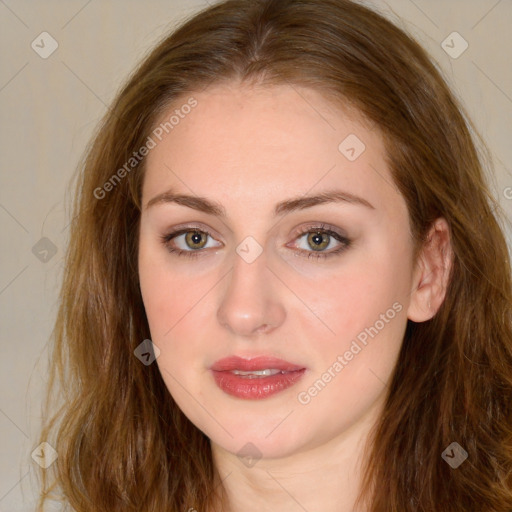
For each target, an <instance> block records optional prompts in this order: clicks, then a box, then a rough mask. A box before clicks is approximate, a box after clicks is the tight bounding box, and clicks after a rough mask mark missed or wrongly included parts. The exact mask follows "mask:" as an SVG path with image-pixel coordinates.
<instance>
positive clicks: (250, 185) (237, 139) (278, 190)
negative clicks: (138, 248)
mask: <svg viewBox="0 0 512 512" xmlns="http://www.w3.org/2000/svg"><path fill="white" fill-rule="evenodd" d="M190 98H193V99H194V100H195V101H196V102H197V104H196V106H195V107H194V108H193V109H188V108H186V109H183V111H181V110H180V106H182V105H185V104H187V102H189V100H190ZM185 112H188V113H185ZM173 114H175V119H174V122H175V123H176V124H174V123H173V126H172V128H170V125H169V123H167V130H163V133H162V135H161V140H158V139H155V142H156V146H155V147H154V148H153V149H152V150H151V151H150V153H149V154H148V156H147V161H146V176H145V179H144V187H143V203H147V201H148V200H149V199H151V197H153V196H154V195H156V194H158V193H161V192H163V191H164V190H165V188H166V187H168V188H170V187H172V188H173V189H175V190H176V189H178V190H180V191H181V192H183V193H193V194H197V195H201V196H208V197H212V198H214V199H216V200H218V201H220V202H222V203H226V204H229V203H233V202H234V201H235V200H237V201H239V202H244V201H245V202H246V204H247V205H253V206H257V205H259V204H261V203H264V202H266V201H269V200H271V199H272V201H274V200H275V201H274V202H277V200H278V199H282V198H283V197H289V196H293V195H300V194H305V193H307V192H309V191H310V192H320V191H322V189H327V188H339V187H341V186H342V187H343V188H344V189H345V190H347V191H348V192H351V193H353V194H356V195H360V196H363V197H365V198H366V199H368V201H370V202H372V204H374V205H375V206H376V207H377V208H379V207H380V208H384V209H385V208H389V207H392V206H393V204H392V203H393V201H394V202H395V203H396V200H397V191H396V189H395V187H394V186H393V182H392V179H391V176H390V174H389V171H388V170H387V168H386V163H385V147H384V143H383V140H382V137H381V135H380V133H379V132H378V130H376V129H372V128H371V127H370V125H369V124H368V123H364V122H363V120H362V119H361V118H358V117H357V115H356V113H354V111H353V110H350V109H349V108H348V107H347V108H343V107H342V105H335V104H334V103H332V102H330V101H329V100H327V99H326V98H325V97H324V96H322V94H321V93H319V92H317V91H315V90H312V89H309V88H305V87H299V86H296V85H293V86H292V85H282V86H275V85H273V86H247V85H240V84H233V83H228V84H222V85H215V86H212V87H210V88H208V89H206V90H204V91H201V92H197V93H191V94H190V95H186V96H182V97H180V98H179V99H177V100H176V101H175V102H174V103H173V105H172V106H171V107H169V109H168V110H167V112H166V113H165V114H164V115H163V116H161V118H160V119H159V120H158V122H157V124H156V126H157V127H158V126H165V125H164V124H161V123H165V122H166V121H169V119H170V117H171V116H172V115H173ZM178 117H179V122H176V121H177V120H178ZM160 131H161V132H162V130H160ZM166 132H168V133H166Z"/></svg>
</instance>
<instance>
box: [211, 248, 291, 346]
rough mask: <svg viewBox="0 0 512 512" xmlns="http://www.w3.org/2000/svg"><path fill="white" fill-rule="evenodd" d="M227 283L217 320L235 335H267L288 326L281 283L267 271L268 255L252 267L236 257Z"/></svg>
mask: <svg viewBox="0 0 512 512" xmlns="http://www.w3.org/2000/svg"><path fill="white" fill-rule="evenodd" d="M226 283H227V284H225V289H224V292H223V295H222V300H221V303H220V305H219V308H218V310H217V318H218V321H219V322H220V324H221V325H222V326H223V327H225V328H226V329H228V330H229V331H231V333H232V334H235V335H237V336H244V337H250V336H254V335H257V334H263V333H265V334H266V333H269V332H271V331H273V330H274V329H276V328H277V327H279V326H280V325H281V324H282V323H283V322H284V319H285V317H286V311H285V308H284V305H283V303H282V300H281V299H280V295H279V289H278V288H279V280H278V279H277V278H276V276H275V275H274V274H273V273H272V272H271V271H270V269H269V268H268V267H267V262H266V257H265V251H263V253H262V254H261V255H260V256H259V257H258V258H257V259H256V260H255V261H253V262H252V263H247V262H246V261H244V259H243V258H241V257H239V256H238V255H236V256H235V258H234V264H233V269H232V270H231V272H229V273H228V276H227V279H226Z"/></svg>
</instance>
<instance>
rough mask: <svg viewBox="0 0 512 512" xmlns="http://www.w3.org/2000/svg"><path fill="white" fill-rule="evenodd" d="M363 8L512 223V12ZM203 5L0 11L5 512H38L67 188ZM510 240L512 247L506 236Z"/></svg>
mask: <svg viewBox="0 0 512 512" xmlns="http://www.w3.org/2000/svg"><path fill="white" fill-rule="evenodd" d="M368 3H369V4H370V2H368ZM371 4H373V5H376V6H377V7H378V8H379V9H380V10H381V11H382V12H384V13H387V14H388V15H389V17H390V18H391V19H393V20H395V21H398V23H399V24H400V25H401V26H402V28H406V29H408V31H409V32H410V33H411V34H412V35H413V36H415V37H416V38H417V39H418V40H419V42H420V43H422V44H423V45H424V46H425V47H426V48H427V50H428V51H429V52H430V53H431V55H432V56H433V57H434V59H435V60H436V61H437V62H438V63H439V66H440V67H441V68H442V70H443V72H444V74H445V77H446V78H447V80H448V82H449V83H450V85H451V86H452V88H453V89H454V91H455V93H456V94H457V95H458V96H459V97H461V98H462V100H463V102H464V104H465V105H466V107H467V110H468V112H469V114H470V116H471V117H472V118H473V120H474V121H475V123H476V125H477V127H478V129H479V130H480V132H481V133H482V135H483V136H484V138H485V140H486V141H487V143H488V145H489V147H490V149H491V151H492V154H493V157H494V159H495V166H496V167H495V169H496V173H495V176H494V178H493V181H494V183H492V189H493V192H494V193H495V195H496V197H497V198H498V199H499V201H500V202H501V204H502V205H503V207H504V209H505V211H506V212H507V215H508V217H510V216H511V214H512V188H510V189H508V187H512V166H511V164H510V162H511V160H512V159H511V157H512V145H511V144H510V120H511V114H512V68H511V66H510V55H511V48H512V30H511V27H512V2H510V1H508V0H506V1H505V0H502V1H497V0H414V1H413V0H388V1H387V2H384V1H383V0H375V1H374V2H371ZM205 5H206V2H204V1H201V0H150V1H144V2H143V1H134V0H130V1H127V0H115V1H100V0H92V1H86V0H80V1H76V0H68V1H65V2H64V1H55V0H53V1H52V0H50V1H45V2H32V1H27V0H18V1H15V0H6V1H5V2H0V43H1V46H0V48H1V49H0V51H1V63H2V65H1V69H0V108H1V113H2V122H1V128H0V129H1V132H0V144H1V162H2V163H1V169H2V170H1V176H0V180H1V181H0V225H1V232H0V237H1V242H2V251H1V256H2V260H1V261H2V263H1V270H0V315H1V320H0V323H1V336H2V337H1V348H2V358H1V360H0V365H1V373H0V389H1V390H2V393H1V398H0V512H7V511H8V512H11V511H33V510H34V500H35V494H36V493H37V490H38V489H37V478H36V469H37V468H36V466H35V462H34V461H33V460H32V458H31V453H32V452H33V450H34V448H35V447H36V441H37V434H38V428H39V421H40V415H41V398H42V390H43V388H44V386H45V384H46V379H47V377H46V376H47V366H46V361H47V355H48V339H49V336H50V334H51V330H52V327H53V322H54V320H55V314H56V311H57V302H56V301H57V293H58V289H59V283H60V279H61V276H62V268H63V267H62V265H63V260H62V257H63V254H64V248H65V246H66V243H67V237H68V231H67V226H68V223H69V201H70V197H69V194H68V184H69V181H70V179H71V177H72V175H73V174H74V172H75V169H76V166H77V163H78V161H79V158H80V157H81V156H82V154H83V152H84V150H85V147H86V144H87V142H88V141H89V139H90V136H91V134H92V131H93V129H94V128H95V126H96V124H97V122H98V120H99V119H100V117H101V116H102V114H103V113H104V112H105V111H106V109H107V105H108V104H109V103H110V101H111V100H112V99H113V98H114V95H115V93H116V92H117V91H118V90H119V88H120V86H121V84H122V83H123V81H124V79H125V78H126V76H127V75H128V73H129V72H130V71H131V70H132V69H133V67H134V66H135V64H136V63H137V62H139V60H140V59H141V58H142V57H143V55H144V54H145V53H146V52H147V50H148V49H149V48H151V47H152V46H153V45H154V44H155V43H156V42H157V41H158V40H159V39H160V38H161V37H162V36H163V35H164V34H165V33H166V32H168V31H169V30H170V29H172V28H173V27H174V26H175V25H176V23H177V22H179V21H180V20H181V19H183V18H184V17H186V16H189V15H190V14H191V13H193V12H195V11H196V10H198V9H200V8H203V7H204V6H205ZM43 31H46V32H48V33H49V34H51V36H52V37H53V38H54V39H55V40H56V41H57V43H58V48H57V50H56V51H55V52H54V53H53V54H52V55H50V56H49V57H48V58H46V59H43V58H42V57H40V55H39V54H38V53H36V51H34V49H33V48H32V47H31V43H32V41H34V40H36V43H37V41H40V39H39V38H38V36H39V34H41V33H42V32H43ZM454 31H456V32H458V33H460V34H461V35H462V37H463V38H464V39H465V40H466V41H467V42H468V44H469V47H468V48H467V50H466V51H465V52H464V53H462V55H460V56H459V57H458V58H452V57H450V56H449V55H448V54H447V53H446V52H445V51H444V49H443V48H442V46H441V43H442V41H443V40H445V39H446V38H447V36H448V35H449V34H451V33H452V32H454ZM39 44H40V46H41V43H39ZM47 44H48V40H47V43H45V47H46V49H48V46H47ZM454 44H459V43H454ZM455 49H457V47H456V48H455ZM40 50H42V48H40ZM507 237H508V239H509V240H511V238H512V237H511V233H510V232H509V231H508V230H507ZM41 239H43V241H41ZM36 244H38V245H36ZM34 246H35V249H33V248H34ZM45 250H48V251H50V252H48V253H45V252H44V251H45ZM52 250H53V251H56V252H55V254H54V255H52V252H51V251H52ZM41 258H42V259H43V261H42V260H41ZM45 258H47V261H46V262H45V261H44V259H45Z"/></svg>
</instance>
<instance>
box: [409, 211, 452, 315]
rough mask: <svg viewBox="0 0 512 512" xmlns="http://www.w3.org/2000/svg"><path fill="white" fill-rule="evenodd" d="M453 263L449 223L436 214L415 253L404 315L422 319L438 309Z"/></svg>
mask: <svg viewBox="0 0 512 512" xmlns="http://www.w3.org/2000/svg"><path fill="white" fill-rule="evenodd" d="M452 264H453V251H452V247H451V237H450V227H449V226H448V223H447V222H446V220H445V219H444V218H442V217H439V218H438V219H436V220H435V221H434V223H433V225H432V227H431V228H430V230H429V232H428V235H427V239H426V241H425V242H424V244H423V247H422V248H421V249H420V253H419V254H418V258H417V261H416V266H415V269H414V272H413V280H412V289H411V301H410V303H409V308H408V310H407V318H409V319H410V320H412V321H413V322H425V321H426V320H430V319H431V318H432V317H433V316H434V315H435V314H436V313H437V311H438V309H439V308H440V307H441V304H442V303H443V300H444V298H445V295H446V290H447V288H448V283H449V277H450V270H451V267H452Z"/></svg>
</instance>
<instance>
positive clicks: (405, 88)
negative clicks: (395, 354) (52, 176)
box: [38, 0, 512, 512]
mask: <svg viewBox="0 0 512 512" xmlns="http://www.w3.org/2000/svg"><path fill="white" fill-rule="evenodd" d="M225 80H240V81H250V80H254V81H258V82H260V83H262V84H268V85H269V86H271V85H272V84H298V85H304V86H308V87H311V88H314V89H316V90H318V91H320V92H322V93H323V94H325V96H326V97H328V98H330V99H332V100H333V101H336V102H338V103H339V104H340V105H345V106H347V105H348V106H351V107H354V108H355V109H356V111H357V112H359V113H360V114H361V115H362V116H363V119H365V120H367V121H369V122H370V123H372V124H373V125H375V126H377V127H378V128H379V130H380V132H381V134H382V136H383V137H384V140H385V144H386V151H387V163H388V167H389V169H390V171H391V174H392V176H393V180H394V182H395V185H396V187H397V188H398V189H399V190H400V192H401V193H402V194H403V196H404V198H405V200H406V202H407V205H408V209H409V214H410V221H411V226H412V230H413V235H414V239H415V243H416V247H417V249H418V250H419V249H420V248H421V246H422V243H423V242H424V241H425V237H426V234H427V233H428V230H429V227H430V226H431V225H432V222H433V221H434V220H435V219H436V218H437V217H440V216H442V217H444V218H445V219H446V220H447V222H448V224H449V227H450V234H451V243H452V249H453V254H454V261H453V266H452V270H451V275H450V282H449V288H448V290H447V294H446V297H445V300H444V303H443V304H442V306H441V308H440V309H439V310H438V312H437V314H436V315H435V316H434V318H433V319H432V320H430V321H427V322H423V323H415V322H412V321H408V324H407V328H406V333H405V337H404V340H403V346H402V349H401V352H400V355H399V360H398V363H397V366H396V368H395V371H394V374H393V376H392V381H391V384H390V386H389V393H388V397H387V403H386V406H385V411H384V413H383V415H382V417H381V419H380V421H379V422H378V424H377V425H376V426H375V428H374V430H373V432H372V436H371V441H372V442H371V445H370V444H369V448H368V449H369V452H368V459H367V462H366V465H367V467H366V470H365V472H364V475H365V480H364V482H363V487H362V489H361V494H360V498H361V503H364V504H365V506H366V507H367V509H368V510H369V511H371V512H390V511H396V512H413V511H414V512H420V511H425V512H427V511H428V512H432V511H434V510H435V511H441V510H442V511H443V512H448V511H454V512H455V511H457V512H463V511H464V512H467V511H469V510H478V511H479V512H486V511H494V512H498V511H499V512H510V511H511V510H512V491H511V489H512V393H511V389H512V330H511V322H510V321H511V304H512V298H511V275H510V274H511V272H510V262H509V253H508V249H507V245H506V242H505V239H504V236H503V232H502V227H501V226H500V221H501V222H505V216H504V215H503V213H502V211H501V209H500V207H499V205H498V203H497V202H496V200H495V199H494V198H493V197H492V195H491V193H490V192H489V187H488V184H487V181H488V179H489V178H490V176H491V174H490V173H489V176H486V175H485V174H486V169H487V168H489V169H491V164H490V161H491V159H490V157H489V152H488V150H487V149H486V148H485V144H484V143H483V141H482V140H481V137H479V136H478V133H477V130H475V128H474V127H473V126H472V124H471V121H470V120H469V118H468V116H467V115H466V114H465V111H464V109H463V107H462V106H461V105H460V102H459V101H458V100H457V99H456V98H455V97H454V95H453V94H452V93H451V92H450V90H449V88H448V86H447V85H446V83H445V81H444V80H443V78H442V76H441V75H440V73H439V71H438V70H437V68H436V66H435V64H433V62H432V60H431V59H430V57H428V55H427V54H426V52H425V51H424V50H423V49H422V48H421V47H420V46H419V45H418V44H417V43H416V42H415V41H414V40H413V39H411V37H410V36H408V35H406V33H405V32H404V31H402V30H401V29H399V28H397V27H396V26H394V25H393V24H392V23H391V22H389V21H387V20H386V19H385V18H384V17H382V16H381V15H379V14H377V13H376V12H374V11H372V10H370V9H368V8H366V7H363V6H362V5H359V4H357V3H355V2H352V1H349V0H228V1H225V2H221V3H219V4H217V5H214V6H211V7H208V8H207V9H205V10H204V11H203V12H201V13H199V14H198V15H196V16H194V17H192V18H191V19H189V20H188V21H186V22H185V23H183V24H182V25H181V26H180V27H179V28H178V29H177V30H175V31H174V32H173V33H172V34H171V35H170V36H168V37H167V38H165V40H163V41H162V42H161V43H160V44H159V45H158V46H157V47H156V48H155V49H154V50H153V51H152V52H151V53H150V55H149V56H148V57H147V58H146V59H145V60H144V61H143V62H142V64H141V65H140V66H139V67H138V69H137V70H136V71H135V72H134V73H133V75H132V76H131V77H130V78H129V80H128V82H127V84H126V85H125V86H124V88H123V89H122V90H121V92H120V93H119V94H118V96H117V98H116V99H115V101H114V102H113V105H112V107H111V109H110V110H109V111H108V112H107V114H106V115H105V117H104V119H103V121H102V123H101V125H100V126H99V129H98V131H97V133H96V134H95V138H94V140H93V142H92V144H91V146H90V147H89V148H88V151H87V154H86V156H85V158H84V161H83V163H82V165H81V166H80V173H79V180H78V181H77V184H76V192H75V193H76V196H75V199H76V200H75V203H74V210H73V212H72V216H73V217H72V218H73V220H72V223H71V226H70V230H71V231H70V241H69V247H68V251H67V254H66V265H65V273H64V279H63V285H62V290H61V295H60V309H59V312H58V317H57V320H56V324H55V329H54V332H53V333H52V334H53V336H52V337H53V340H54V343H53V344H52V348H53V350H52V352H51V374H50V378H49V384H48V398H47V402H46V405H45V407H46V408H45V411H50V410H52V409H51V408H52V406H54V405H55V404H57V403H58V404H59V408H58V409H57V410H56V411H55V412H54V413H53V414H52V415H51V417H48V418H47V419H46V421H45V424H44V425H43V430H42V432H41V437H40V442H43V441H47V442H48V443H50V444H51V445H52V446H53V447H54V448H55V449H56V450H57V453H58V459H57V461H56V462H55V463H54V464H53V465H52V466H50V467H49V468H48V469H47V470H42V480H43V482H42V487H43V490H42V493H41V499H40V503H39V508H38V510H39V511H42V507H43V504H44V502H45V501H46V499H48V498H52V497H53V498H56V499H59V497H61V498H62V500H63V501H64V502H66V503H68V504H69V505H71V506H72V507H73V508H74V509H75V510H77V511H79V512H114V511H123V512H124V511H138V512H141V511H144V512H149V511H153V512H161V511H163V510H168V511H182V510H188V509H190V508H192V507H193V508H195V509H197V510H208V509H209V508H210V507H212V508H213V504H214V499H215V498H216V497H218V496H219V493H220V491H221V489H220V488H219V487H217V488H216V487H215V486H214V477H215V468H214V466H213V463H212V457H211V451H210V445H209V440H208V438H207V437H206V436H205V435H204V434H203V433H202V432H201V431H199V429H197V428H196V427H195V426H194V425H193V424H192V423H191V422H190V421H189V420H188V419H187V418H186V417H185V416H184V414H183V413H182V412H181V411H180V409H179V408H178V407H177V405H176V404H175V403H174V401H173V400H172V398H171V397H170V395H169V392H168V390H167V388H166V386H165V384H164V382H163V380H162V378H161V375H160V373H159V371H158V367H157V365H156V364H152V365H149V366H145V365H143V364H141V361H140V360H139V359H138V358H136V357H135V356H134V350H135V348H136V347H137V346H138V345H139V344H140V343H141V342H142V341H143V340H144V339H147V338H150V333H149V328H148V322H147V319H146V316H145V312H144V306H143V302H142V299H141V294H140V289H139V285H138V274H137V246H138V226H139V218H140V199H141V184H142V180H143V177H144V163H145V160H144V159H141V161H140V163H137V164H136V165H133V166H131V164H130V166H128V167H126V162H128V161H129V159H130V158H131V157H132V155H133V153H134V152H137V151H138V150H139V149H140V148H141V147H142V146H144V145H146V144H147V142H148V137H149V136H150V135H151V131H152V130H153V129H154V127H155V123H156V121H157V119H159V118H160V116H161V114H162V113H163V112H165V111H166V109H168V108H169V105H171V104H176V102H177V101H178V100H180V99H183V98H185V99H186V98H187V95H191V94H193V92H194V91H198V90H200V89H203V88H206V87H207V86H208V85H209V84H211V83H213V82H219V81H225ZM180 101H181V100H180ZM183 102H185V100H183ZM132 163H133V162H132ZM123 166H124V167H123ZM487 166H488V167H487ZM122 168H124V169H125V171H126V172H124V173H123V172H118V170H119V169H122ZM116 173H117V174H116ZM114 174H116V176H117V178H114V177H113V176H114ZM118 178H119V179H118ZM107 182H109V183H110V185H109V186H106V185H105V184H106V183H107ZM416 254H417V252H416ZM52 390H54V391H55V390H60V393H59V394H55V393H54V392H52ZM52 397H53V398H52ZM452 442H457V443H458V444H459V445H460V446H462V448H463V449H464V450H465V451H466V452H467V454H468V458H467V460H466V461H464V462H463V463H462V464H461V465H460V466H459V467H458V468H457V469H452V468H451V467H450V466H449V465H448V464H447V463H446V462H445V460H443V458H442V457H441V454H442V452H443V451H444V450H445V448H447V447H448V446H449V445H450V444H451V443H452Z"/></svg>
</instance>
